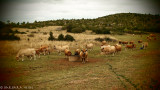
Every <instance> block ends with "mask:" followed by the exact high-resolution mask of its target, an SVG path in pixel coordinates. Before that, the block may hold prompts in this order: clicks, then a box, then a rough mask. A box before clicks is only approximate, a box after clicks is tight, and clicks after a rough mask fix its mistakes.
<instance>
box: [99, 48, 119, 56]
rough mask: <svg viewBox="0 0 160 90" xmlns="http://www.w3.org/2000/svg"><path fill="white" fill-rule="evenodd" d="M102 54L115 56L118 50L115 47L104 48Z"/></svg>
mask: <svg viewBox="0 0 160 90" xmlns="http://www.w3.org/2000/svg"><path fill="white" fill-rule="evenodd" d="M101 51H102V52H105V54H113V56H114V54H115V52H116V48H115V46H106V47H104V48H102V49H101Z"/></svg>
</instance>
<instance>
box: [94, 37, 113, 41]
mask: <svg viewBox="0 0 160 90" xmlns="http://www.w3.org/2000/svg"><path fill="white" fill-rule="evenodd" d="M95 40H96V41H100V42H102V41H112V42H115V41H116V40H115V39H112V38H110V37H106V38H96V39H95Z"/></svg>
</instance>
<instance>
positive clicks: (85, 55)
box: [80, 49, 88, 63]
mask: <svg viewBox="0 0 160 90" xmlns="http://www.w3.org/2000/svg"><path fill="white" fill-rule="evenodd" d="M80 58H81V59H82V63H85V62H86V61H88V51H87V49H86V50H85V49H83V50H81V52H80Z"/></svg>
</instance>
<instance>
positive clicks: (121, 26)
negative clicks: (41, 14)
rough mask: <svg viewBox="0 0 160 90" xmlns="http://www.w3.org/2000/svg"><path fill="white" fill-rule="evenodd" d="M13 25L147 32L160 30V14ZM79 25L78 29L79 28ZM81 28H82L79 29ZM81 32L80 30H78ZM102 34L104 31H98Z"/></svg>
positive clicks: (133, 14) (121, 15)
mask: <svg viewBox="0 0 160 90" xmlns="http://www.w3.org/2000/svg"><path fill="white" fill-rule="evenodd" d="M9 24H10V25H11V26H12V27H21V28H30V29H34V28H37V27H44V26H64V27H63V28H62V29H64V30H66V29H68V28H67V26H68V25H71V26H70V27H72V28H71V29H73V28H76V29H74V32H75V31H76V30H81V31H80V32H83V31H85V30H92V31H94V32H96V31H100V30H104V29H105V30H109V31H114V32H121V33H123V32H129V33H132V32H133V31H141V32H144V31H147V32H160V30H159V29H160V15H151V14H137V13H119V14H113V15H108V16H103V17H99V18H96V19H71V20H67V19H61V20H50V21H39V22H38V21H35V22H34V23H29V22H27V23H26V22H23V23H19V22H18V23H13V22H11V23H9ZM77 27H78V29H77ZM79 28H80V29H79ZM71 32H72V31H71ZM78 33H79V32H78ZM96 33H97V34H101V33H103V31H102V32H96Z"/></svg>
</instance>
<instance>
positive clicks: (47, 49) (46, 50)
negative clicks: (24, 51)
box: [39, 45, 50, 55]
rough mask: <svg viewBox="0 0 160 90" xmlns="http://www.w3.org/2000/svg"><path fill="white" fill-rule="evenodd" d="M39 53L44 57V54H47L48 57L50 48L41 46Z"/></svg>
mask: <svg viewBox="0 0 160 90" xmlns="http://www.w3.org/2000/svg"><path fill="white" fill-rule="evenodd" d="M39 51H40V52H41V53H43V54H44V55H46V53H48V55H49V54H50V48H49V46H48V45H41V47H40V48H39Z"/></svg>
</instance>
